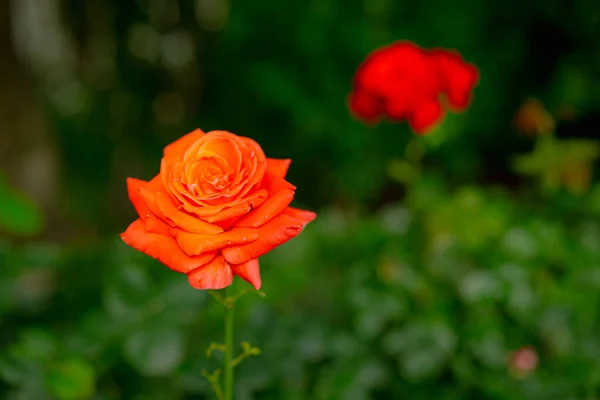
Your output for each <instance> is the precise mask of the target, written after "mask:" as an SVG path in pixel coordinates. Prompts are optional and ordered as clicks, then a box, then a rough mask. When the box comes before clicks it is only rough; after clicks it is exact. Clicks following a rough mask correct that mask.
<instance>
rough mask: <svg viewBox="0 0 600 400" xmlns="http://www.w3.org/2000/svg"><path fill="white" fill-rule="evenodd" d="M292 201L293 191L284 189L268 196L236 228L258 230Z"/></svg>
mask: <svg viewBox="0 0 600 400" xmlns="http://www.w3.org/2000/svg"><path fill="white" fill-rule="evenodd" d="M292 200H294V191H293V190H291V189H284V190H281V191H280V192H277V193H275V194H274V195H272V196H270V197H269V198H268V199H267V201H265V202H264V203H263V204H262V205H261V206H260V207H258V208H257V209H255V210H253V211H251V212H250V213H248V214H247V215H246V216H245V217H244V218H242V220H241V221H239V222H238V223H237V224H236V226H239V227H248V228H258V227H259V226H261V225H264V224H266V223H267V222H269V221H270V220H271V219H273V218H274V217H276V216H277V215H278V214H279V213H280V212H282V211H283V210H285V208H286V207H287V206H289V205H290V203H291V202H292Z"/></svg>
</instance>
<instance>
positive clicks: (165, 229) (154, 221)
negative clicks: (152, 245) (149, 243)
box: [127, 178, 170, 235]
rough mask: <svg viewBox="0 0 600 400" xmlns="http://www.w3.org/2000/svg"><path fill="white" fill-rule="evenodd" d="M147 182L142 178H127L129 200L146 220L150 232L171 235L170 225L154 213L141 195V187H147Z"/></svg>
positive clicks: (141, 217)
mask: <svg viewBox="0 0 600 400" xmlns="http://www.w3.org/2000/svg"><path fill="white" fill-rule="evenodd" d="M147 184H148V182H146V181H142V180H140V179H135V178H127V192H128V193H129V200H130V201H131V203H132V204H133V207H134V208H135V210H136V211H137V213H138V216H139V217H140V219H141V220H142V221H143V222H144V225H145V227H146V230H147V231H148V232H154V233H160V234H161V235H169V233H170V228H169V226H168V225H167V224H165V223H164V222H163V221H161V220H160V219H159V218H158V217H157V216H156V215H154V213H152V211H151V210H150V208H149V207H148V206H147V205H146V203H144V200H143V199H142V196H141V195H140V190H141V188H143V187H145V186H146V185H147Z"/></svg>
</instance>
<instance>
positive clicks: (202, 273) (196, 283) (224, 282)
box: [188, 255, 233, 290]
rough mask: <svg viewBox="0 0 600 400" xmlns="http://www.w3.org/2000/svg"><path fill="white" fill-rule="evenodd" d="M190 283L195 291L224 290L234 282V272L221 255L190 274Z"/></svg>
mask: <svg viewBox="0 0 600 400" xmlns="http://www.w3.org/2000/svg"><path fill="white" fill-rule="evenodd" d="M188 281H189V282H190V285H192V287H193V288H194V289H206V290H216V289H223V288H225V287H227V286H229V285H231V283H232V282H233V271H232V270H231V267H230V266H229V264H228V263H227V262H226V261H225V259H224V258H223V256H221V255H219V256H216V257H215V258H213V260H212V261H211V262H210V263H209V264H206V265H205V266H203V267H200V268H197V269H195V270H193V271H192V272H190V273H189V274H188Z"/></svg>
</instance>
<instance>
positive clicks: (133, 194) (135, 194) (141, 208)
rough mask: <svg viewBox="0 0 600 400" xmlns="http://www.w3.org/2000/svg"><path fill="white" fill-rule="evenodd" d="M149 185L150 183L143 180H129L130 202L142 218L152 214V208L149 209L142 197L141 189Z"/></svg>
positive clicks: (128, 192)
mask: <svg viewBox="0 0 600 400" xmlns="http://www.w3.org/2000/svg"><path fill="white" fill-rule="evenodd" d="M147 183H148V182H146V181H143V180H141V179H136V178H127V194H128V195H129V201H131V204H133V207H134V208H135V211H136V212H137V214H138V216H139V217H140V218H141V217H143V216H145V215H146V214H148V213H150V208H148V206H147V205H146V203H144V200H142V197H141V196H140V189H141V188H142V187H144V186H145V185H146V184H147Z"/></svg>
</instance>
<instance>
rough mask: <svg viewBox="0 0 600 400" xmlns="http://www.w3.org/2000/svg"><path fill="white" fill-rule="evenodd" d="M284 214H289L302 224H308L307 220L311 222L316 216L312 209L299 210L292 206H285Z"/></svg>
mask: <svg viewBox="0 0 600 400" xmlns="http://www.w3.org/2000/svg"><path fill="white" fill-rule="evenodd" d="M284 214H286V215H289V216H290V217H292V218H294V219H296V220H297V221H300V222H301V223H302V224H303V225H304V226H306V225H308V223H309V222H313V221H314V220H315V218H317V214H316V213H314V212H312V211H308V210H300V209H299V208H294V207H288V208H286V209H285V211H284Z"/></svg>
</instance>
